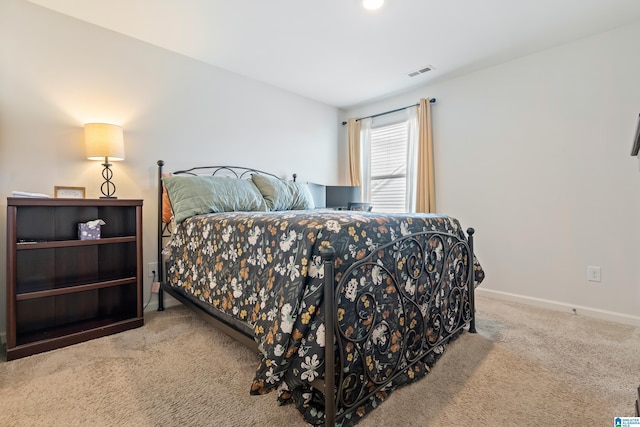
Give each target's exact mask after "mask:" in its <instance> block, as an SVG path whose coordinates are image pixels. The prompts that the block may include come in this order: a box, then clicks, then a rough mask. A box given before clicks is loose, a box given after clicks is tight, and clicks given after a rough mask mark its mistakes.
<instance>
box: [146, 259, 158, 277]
mask: <svg viewBox="0 0 640 427" xmlns="http://www.w3.org/2000/svg"><path fill="white" fill-rule="evenodd" d="M154 271H155V272H156V274H155V276H156V278H157V277H158V263H157V262H150V263H149V273H148V276H149V277H153V272H154Z"/></svg>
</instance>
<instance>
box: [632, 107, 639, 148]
mask: <svg viewBox="0 0 640 427" xmlns="http://www.w3.org/2000/svg"><path fill="white" fill-rule="evenodd" d="M639 151H640V115H638V127H637V129H636V137H635V139H634V140H633V148H632V149H631V155H632V156H637V155H638V152H639Z"/></svg>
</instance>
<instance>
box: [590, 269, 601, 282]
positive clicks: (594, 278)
mask: <svg viewBox="0 0 640 427" xmlns="http://www.w3.org/2000/svg"><path fill="white" fill-rule="evenodd" d="M587 280H588V281H590V282H599V281H600V267H587Z"/></svg>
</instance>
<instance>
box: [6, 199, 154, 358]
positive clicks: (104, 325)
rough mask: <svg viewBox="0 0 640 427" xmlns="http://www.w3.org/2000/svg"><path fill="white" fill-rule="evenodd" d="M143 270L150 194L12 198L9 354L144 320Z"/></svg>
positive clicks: (54, 345)
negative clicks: (96, 235)
mask: <svg viewBox="0 0 640 427" xmlns="http://www.w3.org/2000/svg"><path fill="white" fill-rule="evenodd" d="M98 218H100V219H102V220H104V221H105V222H106V224H105V225H103V226H102V227H101V238H100V239H96V240H80V239H78V234H77V225H78V223H83V222H87V221H91V220H95V219H98ZM142 271H143V269H142V200H124V199H45V198H43V199H35V198H33V199H32V198H14V197H10V198H8V199H7V346H6V351H7V360H13V359H16V358H19V357H25V356H29V355H31V354H35V353H40V352H43V351H48V350H52V349H55V348H59V347H63V346H67V345H71V344H76V343H79V342H83V341H86V340H89V339H93V338H98V337H101V336H105V335H109V334H113V333H116V332H121V331H124V330H127V329H132V328H136V327H139V326H142V325H143V324H144V317H143V311H142Z"/></svg>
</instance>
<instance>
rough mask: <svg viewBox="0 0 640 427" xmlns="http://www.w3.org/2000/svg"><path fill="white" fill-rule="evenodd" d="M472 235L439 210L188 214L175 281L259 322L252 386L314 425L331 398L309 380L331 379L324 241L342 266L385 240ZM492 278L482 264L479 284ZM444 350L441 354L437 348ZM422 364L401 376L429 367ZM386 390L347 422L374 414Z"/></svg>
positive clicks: (174, 255) (174, 251) (175, 256)
mask: <svg viewBox="0 0 640 427" xmlns="http://www.w3.org/2000/svg"><path fill="white" fill-rule="evenodd" d="M432 230H440V231H445V232H448V233H452V234H456V235H463V233H462V229H461V227H460V224H459V223H458V221H457V220H455V219H453V218H450V217H447V216H442V215H433V214H412V215H389V214H385V215H382V214H376V213H370V212H352V211H284V212H229V213H218V214H208V215H199V216H194V217H191V218H188V219H186V220H185V221H183V222H182V223H181V224H180V225H179V226H178V227H177V230H176V231H175V233H174V236H173V238H172V240H171V242H170V245H169V247H170V255H169V257H170V262H169V265H170V268H169V270H168V272H167V281H168V283H169V284H170V285H171V286H173V287H176V288H180V289H181V290H182V292H183V293H184V294H187V295H189V296H192V297H193V298H197V299H199V300H201V301H203V302H206V303H208V304H210V305H211V306H213V307H215V308H216V309H218V310H221V311H223V312H225V313H227V314H229V315H232V316H233V317H234V318H236V319H239V320H241V321H243V322H246V323H247V324H249V325H251V327H252V328H253V331H254V334H255V340H256V341H257V342H258V345H259V349H260V351H261V353H262V360H261V363H260V365H259V367H258V368H257V371H256V375H255V378H254V380H253V384H252V386H251V393H252V394H262V393H267V392H270V391H272V390H276V389H277V390H278V391H279V399H280V400H281V402H287V401H293V402H294V403H295V404H296V406H297V407H298V409H299V410H300V411H301V412H302V414H303V415H304V417H305V419H306V420H307V421H308V422H310V423H312V424H321V423H322V422H323V416H324V414H323V406H324V401H323V400H322V397H321V395H319V394H318V393H317V392H315V391H314V390H313V389H312V388H311V387H310V386H309V382H311V381H313V380H315V379H317V378H322V376H323V373H324V366H323V359H324V346H325V330H324V317H323V315H322V311H321V306H322V301H323V278H324V268H323V265H322V261H321V257H320V249H321V248H322V247H323V246H329V245H331V246H332V247H333V248H334V249H335V250H336V262H335V269H336V275H339V274H340V272H344V271H345V270H346V268H347V267H348V266H349V265H350V264H351V263H353V262H354V261H356V260H360V259H362V258H363V257H365V256H366V255H367V254H369V253H370V252H371V251H372V250H374V249H375V248H376V247H378V246H379V245H382V244H384V243H387V242H390V241H392V240H394V239H396V238H397V237H400V236H403V235H407V234H410V233H415V232H422V231H432ZM483 278H484V273H483V271H482V269H481V268H480V267H479V266H476V268H475V280H476V282H477V283H479V282H481V281H482V279H483ZM436 357H437V356H436ZM434 361H435V360H431V361H425V364H423V365H415V366H413V367H412V368H411V369H410V371H411V372H408V375H406V377H405V378H404V379H401V380H398V381H396V385H397V384H398V383H402V382H408V381H410V380H412V379H415V378H419V377H421V376H423V375H425V374H426V371H428V369H429V365H430V364H431V363H433V362H434ZM385 397H386V395H377V396H376V397H375V398H373V399H372V401H371V402H369V404H366V405H363V407H362V408H361V409H360V410H359V411H358V412H357V414H355V415H354V416H350V417H348V419H347V420H346V422H345V425H346V424H351V423H353V422H355V421H357V419H359V418H360V417H362V416H364V415H365V414H366V413H367V412H369V411H370V410H371V409H372V408H373V407H375V406H377V404H378V403H379V401H381V400H384V398H385Z"/></svg>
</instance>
